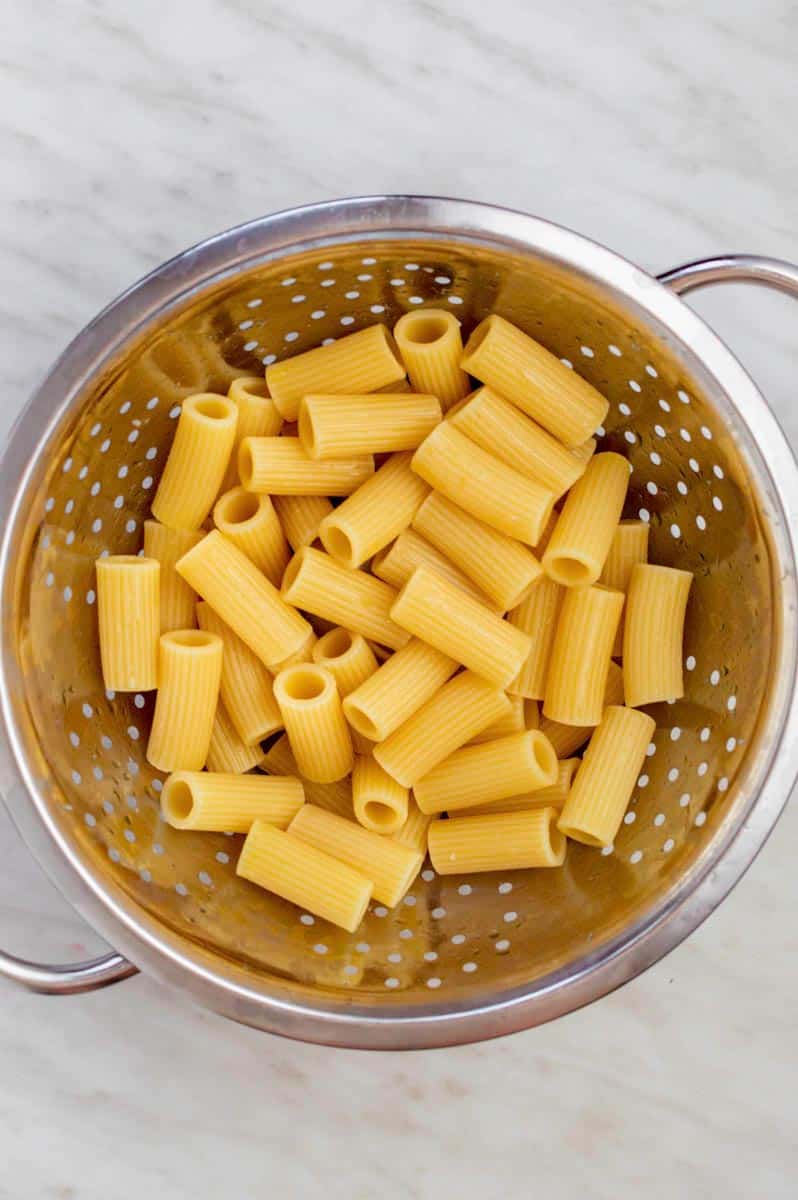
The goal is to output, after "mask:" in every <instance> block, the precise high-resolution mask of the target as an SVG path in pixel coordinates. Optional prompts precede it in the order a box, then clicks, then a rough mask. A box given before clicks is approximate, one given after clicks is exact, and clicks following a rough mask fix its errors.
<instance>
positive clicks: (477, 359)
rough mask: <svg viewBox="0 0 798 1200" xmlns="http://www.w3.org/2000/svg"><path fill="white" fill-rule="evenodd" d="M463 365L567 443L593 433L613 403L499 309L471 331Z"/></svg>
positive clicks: (569, 443)
mask: <svg viewBox="0 0 798 1200" xmlns="http://www.w3.org/2000/svg"><path fill="white" fill-rule="evenodd" d="M462 367H463V369H464V370H465V371H468V373H469V375H473V376H474V377H475V378H476V379H479V380H480V382H482V383H485V384H487V385H488V387H491V388H493V389H495V391H497V392H498V393H499V394H500V395H501V396H504V397H505V398H506V399H507V400H509V401H511V403H513V404H514V405H515V406H516V407H517V408H520V409H521V411H522V412H525V413H526V415H527V416H528V417H532V419H533V420H535V421H537V423H538V424H539V425H542V426H543V428H544V429H546V430H548V432H549V433H551V434H553V435H554V437H556V438H559V440H560V441H561V442H563V444H564V445H566V446H578V445H579V444H580V443H581V442H584V441H585V440H586V439H587V438H589V437H590V436H591V435H592V434H594V433H595V432H596V430H597V429H598V427H599V425H601V423H602V421H603V420H604V418H605V417H606V415H607V411H608V409H609V403H608V402H607V401H606V400H605V399H604V397H603V396H602V395H601V394H600V393H599V392H597V391H596V389H595V388H594V387H591V385H590V384H589V383H588V382H587V380H586V379H582V377H581V375H577V373H576V371H571V370H569V369H568V367H566V366H564V365H563V363H561V362H560V360H559V359H558V358H557V357H555V355H553V354H550V353H549V351H548V350H545V349H544V348H543V346H541V345H540V343H539V342H536V341H534V339H533V338H531V337H528V336H527V335H526V334H525V333H523V332H522V331H521V330H520V329H518V328H517V327H516V326H515V325H511V324H510V322H509V321H506V320H505V319H504V317H500V316H498V314H496V313H493V314H492V315H491V316H489V317H486V318H485V320H484V321H482V322H481V323H480V324H479V325H477V327H476V329H475V330H474V332H473V333H472V334H471V337H470V338H469V339H468V341H467V343H466V347H465V350H464V352H463V358H462Z"/></svg>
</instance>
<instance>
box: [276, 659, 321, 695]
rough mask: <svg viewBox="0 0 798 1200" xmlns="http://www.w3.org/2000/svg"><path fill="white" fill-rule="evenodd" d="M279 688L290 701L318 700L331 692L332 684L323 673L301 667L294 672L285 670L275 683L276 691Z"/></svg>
mask: <svg viewBox="0 0 798 1200" xmlns="http://www.w3.org/2000/svg"><path fill="white" fill-rule="evenodd" d="M278 687H279V689H280V691H281V692H282V693H284V695H285V696H286V697H287V698H288V699H289V700H300V701H301V700H318V699H319V697H321V696H323V695H324V693H325V692H328V691H329V690H330V688H331V687H332V683H331V681H330V680H329V679H325V677H324V675H323V674H322V672H321V671H316V670H313V668H311V667H304V666H301V665H300V666H297V667H295V668H294V669H293V670H291V669H290V668H287V669H286V670H284V671H283V672H282V673H281V678H280V679H279V680H278V681H276V682H275V690H277V688H278Z"/></svg>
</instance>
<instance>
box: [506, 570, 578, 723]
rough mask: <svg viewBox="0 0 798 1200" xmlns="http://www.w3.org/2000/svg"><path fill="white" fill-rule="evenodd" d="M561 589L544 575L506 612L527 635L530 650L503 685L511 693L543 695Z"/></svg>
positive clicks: (532, 698) (512, 621) (561, 597)
mask: <svg viewBox="0 0 798 1200" xmlns="http://www.w3.org/2000/svg"><path fill="white" fill-rule="evenodd" d="M563 595H564V589H563V588H561V587H560V585H559V584H558V583H555V582H554V580H553V579H549V578H548V577H547V576H544V578H543V579H539V580H538V582H537V583H536V584H535V585H534V587H532V588H530V589H529V591H528V592H527V594H526V596H525V597H524V599H523V600H522V601H521V603H520V604H519V605H518V606H517V608H514V609H513V610H512V612H510V613H508V616H507V620H508V621H509V622H510V624H511V625H514V626H515V627H516V629H520V630H521V631H522V632H523V633H525V634H526V635H527V636H528V637H529V639H530V643H531V646H530V650H529V653H528V654H527V656H526V658H525V659H524V662H523V664H522V666H521V670H520V671H519V672H518V674H517V675H516V676H515V678H514V679H512V680H511V681H510V682H509V683H508V685H507V691H508V692H509V693H510V694H511V695H517V696H524V697H526V699H528V700H542V699H543V697H544V696H545V695H546V680H547V679H548V676H549V660H550V658H551V648H552V646H553V645H554V638H555V635H556V633H557V621H558V619H559V615H560V607H561V605H562V601H563Z"/></svg>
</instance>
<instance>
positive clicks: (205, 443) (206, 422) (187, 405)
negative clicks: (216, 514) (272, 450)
mask: <svg viewBox="0 0 798 1200" xmlns="http://www.w3.org/2000/svg"><path fill="white" fill-rule="evenodd" d="M237 421H238V410H237V409H236V406H235V404H234V403H233V401H232V400H230V399H229V398H228V397H227V396H217V395H216V394H215V393H214V392H201V393H200V394H199V395H197V396H188V397H187V398H186V399H185V400H184V401H183V408H182V410H181V413H180V417H179V419H178V422H177V432H176V433H175V437H174V441H173V442H172V447H171V449H170V451H169V457H168V458H167V460H166V466H165V468H164V472H163V475H162V476H161V481H160V483H159V484H158V490H157V491H156V493H155V499H154V500H153V502H152V513H153V516H154V517H156V518H157V519H158V520H159V521H160V522H161V524H163V525H170V526H171V527H172V528H173V529H199V527H200V525H202V522H203V521H204V520H205V518H206V517H207V515H208V513H209V512H210V511H211V508H212V507H213V502H214V500H215V499H216V497H217V496H218V494H219V489H220V487H221V486H222V480H223V479H224V477H225V472H226V471H227V464H228V462H229V461H230V455H231V453H232V450H233V443H234V442H235V436H236V424H237Z"/></svg>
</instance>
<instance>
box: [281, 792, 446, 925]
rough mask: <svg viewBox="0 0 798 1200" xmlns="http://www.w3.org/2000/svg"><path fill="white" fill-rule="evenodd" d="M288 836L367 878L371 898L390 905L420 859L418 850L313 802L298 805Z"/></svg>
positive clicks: (403, 889) (415, 872)
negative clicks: (371, 893) (371, 887)
mask: <svg viewBox="0 0 798 1200" xmlns="http://www.w3.org/2000/svg"><path fill="white" fill-rule="evenodd" d="M288 830H289V833H290V834H291V835H292V837H296V838H299V839H300V840H301V841H303V842H307V843H308V845H311V846H315V847H316V849H318V850H322V851H324V853H325V854H331V855H332V857H333V858H337V859H339V860H340V861H341V862H345V863H346V864H347V865H348V866H350V867H352V868H353V869H354V870H356V871H359V872H360V873H361V874H362V875H365V876H366V878H367V879H370V880H371V882H372V884H373V894H374V899H375V900H377V901H378V902H379V903H380V904H387V905H388V907H389V908H394V907H395V906H396V905H397V904H398V903H399V902H400V901H401V899H402V897H403V896H404V895H405V894H406V893H407V891H408V889H409V887H410V886H411V884H412V883H413V881H414V879H415V878H416V876H417V875H418V873H419V871H420V870H421V864H422V862H423V860H424V856H423V854H422V853H421V852H420V851H419V850H413V849H412V848H411V847H410V846H404V845H402V843H401V842H397V841H394V839H393V838H389V837H382V835H381V834H379V833H372V832H371V830H370V829H364V828H363V826H362V825H358V824H357V822H356V821H346V820H344V818H343V817H337V816H335V815H334V814H333V813H329V812H325V811H324V809H321V808H316V807H315V806H314V805H313V804H305V805H303V807H302V808H300V810H299V812H298V813H297V815H296V816H295V817H294V819H293V821H292V822H291V824H290V825H289V826H288Z"/></svg>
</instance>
